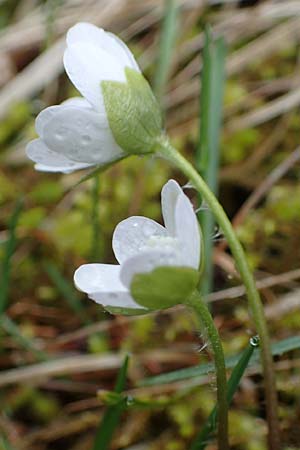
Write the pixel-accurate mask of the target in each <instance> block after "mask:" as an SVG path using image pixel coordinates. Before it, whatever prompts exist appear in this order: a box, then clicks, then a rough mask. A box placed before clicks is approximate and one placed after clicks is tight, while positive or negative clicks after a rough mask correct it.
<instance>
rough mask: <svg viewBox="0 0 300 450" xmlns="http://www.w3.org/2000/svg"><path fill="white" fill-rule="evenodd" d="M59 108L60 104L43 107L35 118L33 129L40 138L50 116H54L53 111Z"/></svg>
mask: <svg viewBox="0 0 300 450" xmlns="http://www.w3.org/2000/svg"><path fill="white" fill-rule="evenodd" d="M60 109H61V106H60V105H54V106H49V108H45V109H43V111H41V112H40V113H39V114H38V116H37V118H36V119H35V129H36V132H37V134H38V135H39V136H40V137H41V138H42V137H43V131H44V128H45V126H46V125H47V123H48V122H49V120H50V119H52V117H54V115H55V113H56V112H57V111H59V110H60Z"/></svg>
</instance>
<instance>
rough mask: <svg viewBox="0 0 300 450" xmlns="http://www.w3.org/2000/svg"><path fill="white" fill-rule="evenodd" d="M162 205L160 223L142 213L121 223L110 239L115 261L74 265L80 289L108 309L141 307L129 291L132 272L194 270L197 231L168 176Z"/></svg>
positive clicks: (184, 199)
mask: <svg viewBox="0 0 300 450" xmlns="http://www.w3.org/2000/svg"><path fill="white" fill-rule="evenodd" d="M161 203H162V214H163V218H164V223H165V227H163V226H162V225H160V224H158V223H157V222H155V221H153V220H151V219H148V218H146V217H142V216H134V217H129V218H128V219H125V220H123V221H122V222H120V223H119V224H118V225H117V227H116V229H115V231H114V235H113V241H112V245H113V250H114V253H115V256H116V259H117V260H118V262H119V265H110V264H85V265H83V266H81V267H79V268H78V269H77V270H76V272H75V274H74V282H75V285H76V287H77V288H78V289H79V290H81V291H83V292H85V293H86V294H88V296H89V298H91V299H92V300H94V301H95V302H96V303H99V304H101V305H103V306H104V307H106V308H108V309H109V308H121V309H123V308H124V309H128V310H130V309H133V310H142V309H143V307H142V306H141V305H140V304H138V303H137V302H136V301H135V300H134V299H133V297H132V295H131V292H130V286H131V282H132V280H133V278H134V276H135V275H136V274H140V273H148V272H152V271H153V270H154V269H156V268H157V267H162V266H171V267H174V266H175V267H186V268H192V269H196V271H198V270H199V264H200V229H199V225H198V221H197V217H196V215H195V213H194V210H193V207H192V204H191V202H190V200H189V199H188V197H187V196H186V195H185V194H184V193H183V191H182V189H181V188H180V186H179V185H178V183H177V182H176V181H174V180H169V181H168V182H167V183H166V184H165V185H164V187H163V189H162V192H161ZM182 300H184V299H182Z"/></svg>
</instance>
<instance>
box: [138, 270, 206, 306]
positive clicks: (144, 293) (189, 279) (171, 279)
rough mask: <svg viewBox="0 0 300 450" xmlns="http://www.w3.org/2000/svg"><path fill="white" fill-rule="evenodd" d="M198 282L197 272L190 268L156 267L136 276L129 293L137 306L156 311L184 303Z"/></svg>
mask: <svg viewBox="0 0 300 450" xmlns="http://www.w3.org/2000/svg"><path fill="white" fill-rule="evenodd" d="M198 281H199V272H198V271H197V270H195V269H192V268H190V267H158V268H156V269H154V270H153V271H152V272H149V273H139V274H136V275H135V276H134V278H133V280H132V283H131V286H130V291H131V295H132V296H133V298H134V299H135V301H136V302H137V303H138V304H139V305H141V306H143V307H145V308H148V309H154V310H157V309H163V308H170V307H172V306H175V305H178V304H179V303H186V301H187V300H188V299H189V297H190V296H191V295H192V293H193V292H194V290H195V289H196V287H197V284H198Z"/></svg>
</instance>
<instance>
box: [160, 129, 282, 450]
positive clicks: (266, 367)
mask: <svg viewBox="0 0 300 450" xmlns="http://www.w3.org/2000/svg"><path fill="white" fill-rule="evenodd" d="M158 153H159V155H160V156H162V157H163V158H165V159H167V160H168V161H170V162H171V163H172V164H174V165H175V166H176V167H178V168H179V169H180V170H181V171H182V172H183V173H184V174H185V175H186V176H187V177H188V179H189V180H190V181H191V182H192V183H193V185H194V187H195V188H196V189H197V191H198V192H199V193H200V194H201V195H202V197H203V199H204V200H205V201H206V203H207V204H208V206H209V207H210V209H211V211H212V212H213V213H214V215H215V217H216V220H217V221H218V223H219V225H220V227H221V229H222V231H223V233H224V235H225V237H226V239H227V242H228V245H229V247H230V249H231V252H232V254H233V257H234V259H235V263H236V266H237V268H238V270H239V272H240V275H241V278H242V280H243V282H244V285H245V288H246V292H247V296H248V302H249V308H250V310H251V313H252V316H253V320H254V323H255V326H256V329H257V332H258V335H259V337H260V343H261V359H262V365H263V372H264V383H265V394H266V413H267V421H268V428H269V433H268V444H269V446H268V448H269V450H279V449H280V438H279V426H278V416H277V394H276V385H275V375H274V370H273V359H272V354H271V350H270V339H269V334H268V329H267V324H266V320H265V315H264V309H263V305H262V302H261V299H260V295H259V293H258V291H257V289H256V286H255V281H254V278H253V276H252V273H251V271H250V268H249V265H248V263H247V259H246V256H245V253H244V250H243V247H242V246H241V244H240V242H239V240H238V238H237V237H236V234H235V232H234V230H233V228H232V225H231V223H230V220H229V219H228V217H227V215H226V213H225V211H224V209H223V207H222V206H221V205H220V203H219V202H218V200H217V199H216V197H215V196H214V194H213V193H212V192H211V190H210V189H209V187H208V186H207V185H206V183H205V181H204V180H203V178H202V177H201V176H200V175H199V173H198V172H197V171H196V170H195V169H194V167H193V166H192V165H191V164H190V163H189V162H188V161H187V160H186V159H185V158H184V157H183V156H182V155H181V154H180V153H179V152H178V151H177V150H176V149H175V148H174V147H172V145H171V144H170V142H169V141H168V139H167V138H166V137H163V138H161V139H160V141H159V143H158Z"/></svg>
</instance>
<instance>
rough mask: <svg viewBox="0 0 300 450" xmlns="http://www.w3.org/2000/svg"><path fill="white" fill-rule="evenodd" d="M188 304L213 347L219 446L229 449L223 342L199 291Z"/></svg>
mask: <svg viewBox="0 0 300 450" xmlns="http://www.w3.org/2000/svg"><path fill="white" fill-rule="evenodd" d="M188 304H189V305H190V306H192V307H193V309H194V310H195V311H196V312H197V315H198V317H199V319H200V322H201V324H202V325H203V326H204V328H205V332H206V333H207V336H208V338H209V341H210V343H211V346H212V349H213V353H214V359H215V368H216V378H217V401H218V448H219V449H222V450H227V449H229V444H228V403H227V380H226V368H225V360H224V353H223V348H222V343H221V340H220V336H219V333H218V330H217V328H216V326H215V324H214V321H213V318H212V316H211V314H210V312H209V309H208V307H207V305H206V303H205V302H204V300H203V299H202V297H201V296H200V294H199V293H198V292H195V293H194V295H193V296H192V297H191V298H190V300H189V301H188Z"/></svg>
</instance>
